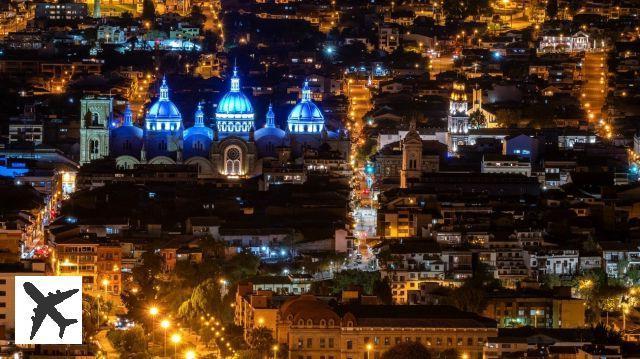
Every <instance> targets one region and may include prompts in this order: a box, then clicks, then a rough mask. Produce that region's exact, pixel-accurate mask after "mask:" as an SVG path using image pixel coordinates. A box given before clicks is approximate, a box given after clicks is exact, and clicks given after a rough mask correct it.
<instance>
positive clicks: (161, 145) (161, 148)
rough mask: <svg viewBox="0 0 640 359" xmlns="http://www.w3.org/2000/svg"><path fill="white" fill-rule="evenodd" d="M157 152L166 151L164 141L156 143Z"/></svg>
mask: <svg viewBox="0 0 640 359" xmlns="http://www.w3.org/2000/svg"><path fill="white" fill-rule="evenodd" d="M158 150H160V151H166V150H167V142H166V141H164V140H163V141H160V142H158Z"/></svg>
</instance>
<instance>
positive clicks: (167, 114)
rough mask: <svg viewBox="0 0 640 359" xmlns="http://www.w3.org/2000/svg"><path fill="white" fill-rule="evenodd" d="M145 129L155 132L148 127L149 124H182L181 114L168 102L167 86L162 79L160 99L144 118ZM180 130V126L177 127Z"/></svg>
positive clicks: (151, 127)
mask: <svg viewBox="0 0 640 359" xmlns="http://www.w3.org/2000/svg"><path fill="white" fill-rule="evenodd" d="M146 121H147V129H148V130H155V128H154V127H153V126H150V122H180V123H181V122H182V114H180V110H178V107H176V105H175V104H174V103H173V102H171V100H169V86H167V81H166V79H164V78H163V79H162V86H160V97H159V98H158V101H156V102H155V103H154V104H153V105H151V107H149V110H148V111H147V116H146ZM177 127H178V128H180V127H181V126H177Z"/></svg>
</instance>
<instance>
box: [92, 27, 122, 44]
mask: <svg viewBox="0 0 640 359" xmlns="http://www.w3.org/2000/svg"><path fill="white" fill-rule="evenodd" d="M96 39H97V40H98V42H102V43H105V44H122V43H124V42H125V41H127V37H126V35H125V31H124V29H121V28H120V27H119V26H110V25H100V27H98V31H97V34H96Z"/></svg>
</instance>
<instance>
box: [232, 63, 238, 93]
mask: <svg viewBox="0 0 640 359" xmlns="http://www.w3.org/2000/svg"><path fill="white" fill-rule="evenodd" d="M231 92H240V78H239V77H238V68H237V67H236V66H234V67H233V76H231Z"/></svg>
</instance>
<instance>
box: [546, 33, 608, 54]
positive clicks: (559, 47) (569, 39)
mask: <svg viewBox="0 0 640 359" xmlns="http://www.w3.org/2000/svg"><path fill="white" fill-rule="evenodd" d="M597 47H598V46H597V42H596V40H594V39H592V38H591V37H590V36H589V34H587V33H585V32H583V31H578V32H576V33H575V34H573V35H568V36H566V35H564V34H562V33H560V34H548V35H542V39H541V40H540V45H539V46H538V52H542V53H546V52H583V51H585V52H586V51H593V50H595V49H597Z"/></svg>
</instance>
